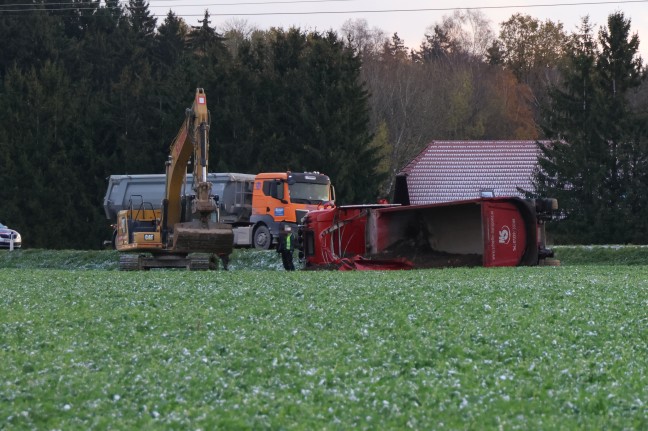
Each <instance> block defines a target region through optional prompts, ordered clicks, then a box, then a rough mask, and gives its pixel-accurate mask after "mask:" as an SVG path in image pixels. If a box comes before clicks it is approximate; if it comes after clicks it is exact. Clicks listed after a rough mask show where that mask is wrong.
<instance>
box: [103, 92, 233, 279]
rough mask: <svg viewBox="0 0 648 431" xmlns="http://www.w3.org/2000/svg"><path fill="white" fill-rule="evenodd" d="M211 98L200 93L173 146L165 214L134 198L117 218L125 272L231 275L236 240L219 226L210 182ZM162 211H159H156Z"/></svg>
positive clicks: (228, 229)
mask: <svg viewBox="0 0 648 431" xmlns="http://www.w3.org/2000/svg"><path fill="white" fill-rule="evenodd" d="M209 122H210V118H209V111H208V110H207V96H206V95H205V90H204V89H202V88H198V89H196V95H195V98H194V101H193V105H192V106H191V108H189V109H187V110H186V112H185V120H184V122H183V123H182V126H181V127H180V130H179V132H178V134H177V136H176V137H175V139H174V140H173V143H172V144H171V147H170V151H169V159H168V161H167V162H166V187H165V196H164V199H163V201H162V205H161V208H160V209H154V208H153V205H152V204H151V203H150V202H144V201H143V199H142V198H141V197H140V201H139V202H133V199H135V200H137V196H132V197H131V201H130V203H129V205H128V208H127V209H124V210H122V211H119V213H118V214H117V226H116V237H115V248H116V249H117V250H118V251H120V252H122V253H121V255H120V259H119V269H120V270H126V271H128V270H130V271H133V270H148V269H151V268H184V269H190V270H205V269H209V268H213V267H214V266H215V265H216V266H217V265H218V259H220V260H221V261H222V262H223V265H224V267H225V269H227V262H228V260H229V255H230V254H231V253H232V248H233V244H234V234H233V231H232V227H231V226H230V225H228V224H224V223H219V211H218V204H217V199H218V197H216V196H212V194H211V187H212V184H211V182H209V181H208V180H207V158H208V157H207V156H208V153H209ZM192 156H193V194H186V193H184V192H183V189H185V188H186V178H187V165H188V163H189V162H190V159H191V158H192ZM156 206H157V207H159V205H156Z"/></svg>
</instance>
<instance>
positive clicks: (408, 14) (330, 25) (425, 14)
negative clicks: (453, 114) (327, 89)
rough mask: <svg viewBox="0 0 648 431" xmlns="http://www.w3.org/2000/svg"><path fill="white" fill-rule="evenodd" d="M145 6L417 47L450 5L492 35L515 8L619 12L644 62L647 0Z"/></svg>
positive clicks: (213, 0)
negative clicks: (485, 24)
mask: <svg viewBox="0 0 648 431" xmlns="http://www.w3.org/2000/svg"><path fill="white" fill-rule="evenodd" d="M149 5H150V9H151V11H152V13H154V14H155V15H158V24H160V23H161V22H162V21H163V20H164V16H165V15H166V14H167V12H168V11H169V9H171V10H173V11H174V12H175V13H176V14H177V15H179V16H182V17H183V18H184V19H185V21H187V23H188V24H189V25H199V23H198V20H199V19H202V16H203V14H204V12H205V9H209V12H210V14H211V21H212V22H211V26H212V27H214V26H215V27H216V30H217V31H218V30H219V28H220V29H222V28H223V25H224V24H225V23H226V22H228V21H232V20H233V19H237V20H245V21H247V23H248V24H249V25H252V26H255V27H258V28H260V29H262V30H265V29H268V28H270V27H283V28H284V29H287V28H289V27H292V26H296V27H300V28H302V29H304V30H319V31H326V30H329V29H333V30H335V31H338V30H340V28H341V26H342V24H343V23H344V22H345V21H347V20H349V19H358V18H361V19H365V20H366V21H367V23H368V25H369V27H370V28H373V27H378V28H380V29H382V30H383V31H385V33H386V34H387V35H389V36H391V35H392V34H393V33H395V32H397V33H398V35H399V36H400V37H401V39H403V40H405V44H406V45H407V46H408V47H409V48H416V49H418V47H419V45H420V43H421V41H422V40H423V37H424V34H425V31H426V28H427V27H429V26H432V25H434V24H436V23H440V22H441V19H442V17H443V16H444V15H451V14H452V12H453V10H454V9H462V8H471V9H473V8H477V9H481V11H482V12H483V13H484V14H485V15H486V17H488V18H489V19H490V20H491V24H492V28H493V30H494V31H495V34H498V33H499V24H500V23H501V22H502V21H505V20H507V19H508V18H509V17H510V16H511V15H513V14H515V13H521V14H523V15H531V16H532V17H535V18H538V19H540V20H545V19H551V20H552V21H560V22H562V23H563V24H564V28H565V30H566V31H567V32H570V33H571V32H572V31H574V30H576V29H577V27H578V25H579V24H580V20H581V18H582V17H583V16H585V15H589V17H590V22H591V23H592V24H594V28H595V29H596V30H597V32H598V28H599V27H600V26H601V25H605V24H606V22H607V17H608V15H610V14H611V13H614V12H616V11H621V12H623V13H624V14H625V16H626V18H630V19H631V25H632V32H633V33H638V34H639V40H640V52H641V55H642V57H643V60H644V63H646V62H648V0H634V1H633V0H629V1H600V0H590V1H584V0H454V1H451V0H437V1H431V0H427V1H426V0H399V1H388V0H149ZM531 5H533V6H532V7H530V6H531ZM525 6H526V7H525ZM373 11H376V12H373ZM377 11H385V12H377ZM325 12H328V13H325Z"/></svg>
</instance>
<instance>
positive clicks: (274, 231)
mask: <svg viewBox="0 0 648 431" xmlns="http://www.w3.org/2000/svg"><path fill="white" fill-rule="evenodd" d="M334 205H335V190H334V188H333V186H332V185H331V180H330V178H329V177H328V176H326V175H324V174H321V173H319V172H267V173H261V174H258V175H257V176H256V177H255V178H254V189H253V191H252V216H251V218H250V222H251V224H252V225H253V226H254V232H253V243H254V246H255V247H256V248H261V249H268V248H270V247H271V246H272V245H273V244H275V243H276V242H277V238H278V237H279V234H280V233H281V232H283V230H284V226H285V225H286V224H287V225H290V226H291V227H293V229H294V230H295V231H296V230H297V225H298V224H299V223H300V221H301V220H302V219H303V218H304V216H305V215H306V214H308V212H310V211H313V210H317V209H321V208H324V207H333V206H334Z"/></svg>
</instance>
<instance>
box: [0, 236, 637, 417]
mask: <svg viewBox="0 0 648 431" xmlns="http://www.w3.org/2000/svg"><path fill="white" fill-rule="evenodd" d="M638 250H639V251H638V252H636V253H635V255H634V256H635V257H632V258H628V257H627V256H625V257H624V258H623V259H624V261H625V262H626V263H627V264H625V265H620V264H618V262H616V264H605V263H601V262H603V261H605V258H604V257H601V254H599V255H598V256H597V257H595V258H594V259H593V261H596V260H597V259H598V260H599V263H600V264H598V265H588V264H587V262H582V261H579V260H578V259H582V257H578V256H582V255H579V253H581V252H580V251H573V250H570V253H572V255H571V257H569V259H567V256H568V254H569V253H565V254H563V255H560V254H559V255H558V258H560V259H561V261H562V262H563V264H565V266H563V267H536V268H495V269H485V268H473V269H460V268H457V269H446V270H421V271H404V272H374V273H358V272H356V273H344V272H324V271H320V272H299V271H298V272H294V273H286V272H283V271H274V269H277V268H278V267H279V264H278V259H277V258H276V256H274V255H271V254H269V253H266V254H258V253H256V254H255V253H242V254H240V255H238V256H236V257H237V259H238V260H235V261H234V262H233V269H236V270H232V271H229V272H182V271H151V272H145V273H144V272H143V273H121V272H118V271H112V270H111V269H114V267H113V266H112V265H113V264H112V253H110V252H101V253H100V252H96V254H93V255H92V256H90V254H88V253H86V254H84V253H80V252H43V251H41V252H38V251H28V250H24V251H21V252H18V253H16V254H13V255H11V256H10V255H8V254H7V253H0V255H1V256H0V268H2V269H0V310H2V312H1V314H0V375H1V376H2V380H1V381H0V429H9V430H11V429H39V430H40V429H48V430H53V429H62V430H69V429H203V430H213V429H299V430H312V429H341V430H342V429H343V430H347V429H422V430H428V429H475V430H477V429H504V430H509V429H522V430H528V429H565V430H572V429H583V430H591V429H629V430H635V429H648V405H647V403H648V389H647V388H648V313H647V310H648V264H642V260H641V257H636V256H637V253H639V254H640V253H643V251H641V250H642V249H638ZM617 252H618V250H611V251H603V252H601V253H603V254H605V253H608V254H610V253H611V254H612V255H614V253H617ZM14 253H15V252H14ZM582 253H585V256H587V253H590V251H587V250H585V251H584V252H582ZM614 256H618V255H614ZM565 259H567V260H568V261H570V262H567V261H566V260H565ZM609 259H610V258H608V261H609ZM46 262H49V263H46ZM237 265H239V266H238V268H237ZM245 265H248V266H249V267H251V268H255V269H243V267H244V266H245ZM61 268H65V269H61ZM263 268H268V269H270V270H268V269H263Z"/></svg>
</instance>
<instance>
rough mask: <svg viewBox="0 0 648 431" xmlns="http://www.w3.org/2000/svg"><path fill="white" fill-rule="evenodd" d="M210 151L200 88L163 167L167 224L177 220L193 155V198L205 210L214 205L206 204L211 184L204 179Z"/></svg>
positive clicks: (204, 107)
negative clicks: (194, 197)
mask: <svg viewBox="0 0 648 431" xmlns="http://www.w3.org/2000/svg"><path fill="white" fill-rule="evenodd" d="M208 153H209V111H208V110H207V96H206V95H205V90H203V89H202V88H198V89H196V95H195V97H194V102H193V105H192V106H191V108H190V109H187V110H186V112H185V120H184V122H183V123H182V126H181V127H180V130H179V131H178V134H177V135H176V137H175V139H174V140H173V143H172V144H171V147H170V150H169V160H168V161H167V167H166V191H165V200H166V201H167V210H166V213H167V214H166V217H165V218H164V219H165V221H166V223H167V225H168V226H173V225H174V224H176V223H178V222H180V219H181V211H182V209H181V207H182V205H181V195H182V186H183V184H184V181H185V177H186V173H187V164H188V162H189V160H190V158H191V156H192V155H193V163H194V173H193V174H194V192H195V194H196V201H197V202H202V204H201V205H200V206H202V207H204V208H205V210H206V211H211V210H213V209H214V208H213V207H212V206H211V205H209V201H210V199H211V196H210V193H211V183H210V182H208V181H207V167H208V164H207V154H208Z"/></svg>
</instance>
